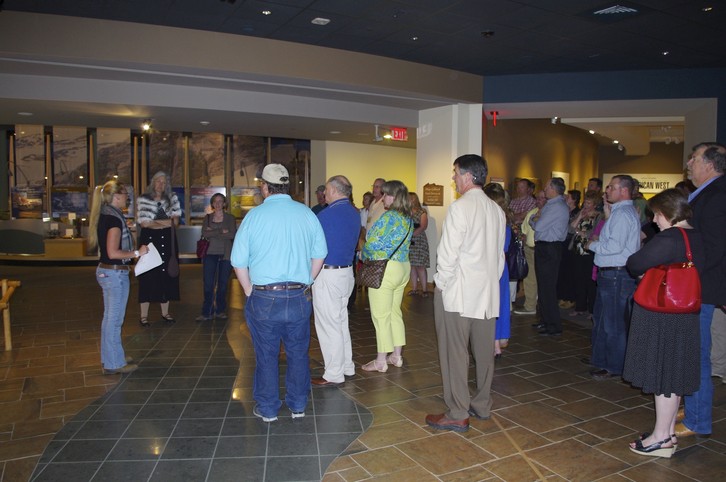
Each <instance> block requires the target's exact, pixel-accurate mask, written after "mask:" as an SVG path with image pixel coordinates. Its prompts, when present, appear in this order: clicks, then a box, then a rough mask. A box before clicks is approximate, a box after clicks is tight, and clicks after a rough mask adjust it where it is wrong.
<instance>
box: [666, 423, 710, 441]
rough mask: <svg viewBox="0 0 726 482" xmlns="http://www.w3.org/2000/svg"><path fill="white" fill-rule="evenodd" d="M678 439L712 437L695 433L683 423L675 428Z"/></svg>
mask: <svg viewBox="0 0 726 482" xmlns="http://www.w3.org/2000/svg"><path fill="white" fill-rule="evenodd" d="M675 432H676V434H675V435H676V437H679V438H680V437H693V436H694V435H695V436H696V438H708V437H710V436H711V434H710V433H698V432H694V431H693V430H691V429H690V428H688V427H686V426H685V425H683V422H678V423H677V424H676V427H675Z"/></svg>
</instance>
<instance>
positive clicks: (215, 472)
mask: <svg viewBox="0 0 726 482" xmlns="http://www.w3.org/2000/svg"><path fill="white" fill-rule="evenodd" d="M264 473H265V459H264V458H263V457H255V458H245V459H214V460H213V461H212V467H211V469H210V471H209V480H210V481H212V480H219V481H224V480H234V481H240V482H241V481H250V482H259V481H261V480H265V479H264ZM267 480H272V479H267Z"/></svg>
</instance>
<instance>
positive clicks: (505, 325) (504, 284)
mask: <svg viewBox="0 0 726 482" xmlns="http://www.w3.org/2000/svg"><path fill="white" fill-rule="evenodd" d="M484 194H486V195H487V196H489V199H491V200H492V201H494V202H495V203H497V204H498V205H499V207H500V208H502V210H503V211H504V215H505V216H506V218H507V225H506V234H505V239H504V254H505V255H506V253H507V251H508V248H509V243H510V242H511V241H512V228H511V227H510V226H511V224H512V213H511V211H510V210H509V196H507V192H506V191H505V190H504V188H503V187H502V186H501V185H499V184H497V183H493V182H491V183H489V184H487V185H486V186H484ZM510 298H511V296H510V294H509V268H508V267H507V263H504V272H503V273H502V276H501V277H500V278H499V317H498V318H497V324H496V331H495V335H494V358H501V356H502V348H506V347H507V345H509V335H510V333H511V326H510V325H511V311H510V308H511V302H510Z"/></svg>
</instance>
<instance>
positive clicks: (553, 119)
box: [550, 116, 560, 124]
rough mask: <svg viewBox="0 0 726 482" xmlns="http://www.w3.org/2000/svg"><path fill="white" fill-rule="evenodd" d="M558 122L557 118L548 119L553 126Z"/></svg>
mask: <svg viewBox="0 0 726 482" xmlns="http://www.w3.org/2000/svg"><path fill="white" fill-rule="evenodd" d="M559 121H560V118H559V117H557V116H554V117H553V118H552V119H550V122H552V123H553V124H557V123H558V122H559Z"/></svg>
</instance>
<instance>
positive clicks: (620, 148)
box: [618, 144, 625, 152]
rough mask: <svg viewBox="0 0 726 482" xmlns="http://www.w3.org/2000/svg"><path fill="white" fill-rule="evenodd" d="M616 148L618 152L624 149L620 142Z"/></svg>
mask: <svg viewBox="0 0 726 482" xmlns="http://www.w3.org/2000/svg"><path fill="white" fill-rule="evenodd" d="M618 150H619V151H620V152H622V151H624V150H625V146H623V145H622V144H618Z"/></svg>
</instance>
